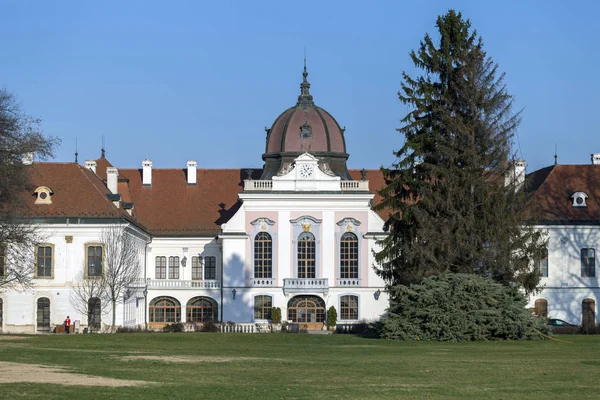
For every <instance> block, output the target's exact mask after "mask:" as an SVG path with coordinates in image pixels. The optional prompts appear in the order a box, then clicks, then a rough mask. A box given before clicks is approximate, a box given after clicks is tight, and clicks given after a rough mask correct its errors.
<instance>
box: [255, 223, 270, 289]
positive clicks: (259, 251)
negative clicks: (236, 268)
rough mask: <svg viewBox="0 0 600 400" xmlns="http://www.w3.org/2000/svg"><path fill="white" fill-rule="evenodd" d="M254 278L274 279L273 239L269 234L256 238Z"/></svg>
mask: <svg viewBox="0 0 600 400" xmlns="http://www.w3.org/2000/svg"><path fill="white" fill-rule="evenodd" d="M254 277H255V278H272V277H273V239H271V235H269V234H268V233H267V232H260V233H259V234H258V235H256V236H255V237H254Z"/></svg>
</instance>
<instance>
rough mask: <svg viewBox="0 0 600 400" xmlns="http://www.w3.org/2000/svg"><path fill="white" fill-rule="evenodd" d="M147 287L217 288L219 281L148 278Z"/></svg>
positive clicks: (219, 284)
mask: <svg viewBox="0 0 600 400" xmlns="http://www.w3.org/2000/svg"><path fill="white" fill-rule="evenodd" d="M147 283H148V289H219V288H220V287H221V282H219V281H218V280H216V279H209V280H202V281H201V280H192V281H189V280H181V279H148V281H147Z"/></svg>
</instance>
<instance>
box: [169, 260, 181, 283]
mask: <svg viewBox="0 0 600 400" xmlns="http://www.w3.org/2000/svg"><path fill="white" fill-rule="evenodd" d="M169 279H179V257H169Z"/></svg>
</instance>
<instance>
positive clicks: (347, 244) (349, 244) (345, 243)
mask: <svg viewBox="0 0 600 400" xmlns="http://www.w3.org/2000/svg"><path fill="white" fill-rule="evenodd" d="M340 278H342V279H358V238H357V237H356V235H355V234H354V233H352V232H346V233H344V234H343V235H342V239H341V240H340Z"/></svg>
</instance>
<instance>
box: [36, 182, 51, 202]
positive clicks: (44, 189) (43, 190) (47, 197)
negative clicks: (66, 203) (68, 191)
mask: <svg viewBox="0 0 600 400" xmlns="http://www.w3.org/2000/svg"><path fill="white" fill-rule="evenodd" d="M33 193H34V195H35V197H36V199H35V204H52V199H51V196H52V195H53V194H54V191H53V190H52V189H50V188H49V187H48V186H40V187H38V188H37V189H35V191H34V192H33Z"/></svg>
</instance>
